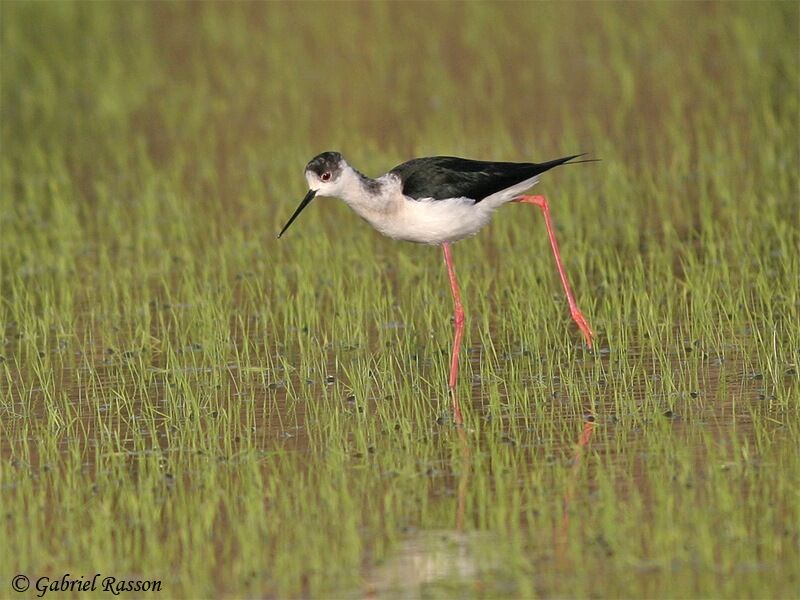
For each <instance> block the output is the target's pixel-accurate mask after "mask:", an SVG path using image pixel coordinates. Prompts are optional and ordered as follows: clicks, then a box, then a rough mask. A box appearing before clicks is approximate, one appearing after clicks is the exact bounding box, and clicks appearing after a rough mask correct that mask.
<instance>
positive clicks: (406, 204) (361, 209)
mask: <svg viewBox="0 0 800 600" xmlns="http://www.w3.org/2000/svg"><path fill="white" fill-rule="evenodd" d="M579 156H581V155H580V154H578V155H575V156H567V157H564V158H557V159H555V160H551V161H549V162H545V163H538V164H537V163H510V162H486V161H478V160H467V159H464V158H455V157H452V156H434V157H429V158H415V159H414V160H410V161H408V162H405V163H403V164H401V165H398V166H396V167H395V168H394V169H392V170H391V171H389V172H388V173H386V174H385V175H383V176H381V177H378V178H377V179H371V178H369V177H367V176H366V175H363V174H361V173H359V172H358V171H357V170H356V169H354V168H353V167H351V166H350V165H349V164H347V161H345V159H344V158H342V155H341V154H339V153H338V152H323V153H322V154H320V155H319V156H316V157H314V158H313V159H312V160H311V162H309V163H308V164H307V165H306V171H305V176H306V181H307V182H308V187H309V191H308V193H307V194H306V196H305V198H303V200H302V202H300V205H299V206H298V207H297V210H295V211H294V214H293V215H292V216H291V218H290V219H289V221H288V222H287V223H286V225H285V226H284V227H283V229H282V230H281V232H280V233H279V234H278V237H281V236H282V235H283V234H284V233H285V232H286V230H287V229H288V228H289V226H290V225H291V224H292V223H294V220H295V219H296V218H297V216H298V215H299V214H300V213H301V212H302V211H303V209H304V208H305V207H306V206H308V204H309V203H310V202H311V201H312V200H313V199H314V198H315V197H316V196H328V197H334V198H340V199H341V200H344V202H345V203H346V204H348V205H349V206H350V208H352V209H353V210H354V211H355V212H356V213H357V214H358V215H359V216H360V217H362V218H363V219H364V220H365V221H367V223H369V224H370V225H372V226H373V227H374V228H375V229H377V230H378V231H380V232H381V233H382V234H384V235H386V236H389V237H391V238H394V239H398V240H405V241H409V242H418V243H422V244H435V245H440V246H441V247H442V250H444V260H445V263H446V264H447V274H448V276H449V278H450V288H451V289H452V292H453V303H454V304H455V337H454V340H453V352H452V356H451V360H450V380H449V387H450V396H451V400H452V403H453V417H454V421H455V422H456V423H457V424H461V423H462V417H461V410H460V408H459V404H458V400H457V398H456V381H457V376H458V356H459V353H460V350H461V337H462V335H463V332H464V310H463V308H462V307H461V294H460V293H459V291H458V282H457V281H456V271H455V267H454V266H453V257H452V254H451V249H450V245H451V244H452V243H453V242H456V241H458V240H461V239H463V238H465V237H468V236H470V235H473V234H475V233H477V232H478V230H479V229H480V228H481V227H483V226H484V225H486V224H487V223H488V222H489V221H490V220H491V218H492V214H493V213H494V211H495V210H496V209H498V208H499V207H501V206H502V205H503V204H506V203H507V202H521V203H524V204H531V205H533V206H537V207H539V208H540V209H541V210H542V213H543V214H544V222H545V225H546V226H547V234H548V236H549V237H550V247H551V248H552V250H553V256H554V257H555V260H556V267H557V268H558V274H559V277H560V278H561V285H562V286H563V287H564V292H565V293H566V295H567V302H569V308H570V312H571V313H572V318H573V319H574V321H575V323H576V324H577V325H578V328H579V329H580V330H581V333H583V337H584V339H585V340H586V344H587V346H589V347H590V348H591V347H592V330H591V328H590V327H589V323H588V322H587V321H586V318H585V317H584V316H583V313H581V311H580V309H579V308H578V305H577V303H576V302H575V298H574V297H573V295H572V290H571V289H570V286H569V281H568V280H567V274H566V273H565V272H564V265H563V264H562V263H561V255H560V254H559V251H558V244H557V243H556V234H555V231H554V229H553V221H552V218H551V217H550V206H549V205H548V203H547V199H546V198H545V197H544V196H527V195H524V194H523V192H525V191H527V190H529V189H530V188H531V187H533V185H534V184H536V183H537V182H538V181H539V175H541V174H542V173H544V172H545V171H548V170H550V169H552V168H553V167H557V166H559V165H563V164H566V163H570V162H571V164H575V163H577V162H589V161H575V160H574V159H576V158H578V157H579Z"/></svg>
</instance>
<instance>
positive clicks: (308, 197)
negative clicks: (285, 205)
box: [278, 190, 317, 237]
mask: <svg viewBox="0 0 800 600" xmlns="http://www.w3.org/2000/svg"><path fill="white" fill-rule="evenodd" d="M316 195H317V190H308V193H307V194H306V197H305V198H303V201H302V202H301V203H300V206H298V207H297V210H296V211H294V214H293V215H292V218H291V219H289V222H288V223H286V225H284V226H283V229H281V232H280V233H279V234H278V237H281V236H282V235H283V234H284V233H285V232H286V230H287V229H289V225H291V224H292V223H294V220H295V219H296V218H297V215H299V214H300V213H301V212H303V209H304V208H305V207H306V206H308V203H309V202H311V201H312V200H313V199H314V196H316Z"/></svg>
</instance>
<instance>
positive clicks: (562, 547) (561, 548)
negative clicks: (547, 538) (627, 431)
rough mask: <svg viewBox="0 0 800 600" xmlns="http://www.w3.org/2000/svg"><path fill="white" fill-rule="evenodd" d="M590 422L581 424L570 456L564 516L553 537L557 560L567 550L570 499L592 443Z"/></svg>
mask: <svg viewBox="0 0 800 600" xmlns="http://www.w3.org/2000/svg"><path fill="white" fill-rule="evenodd" d="M590 419H591V420H587V421H586V422H585V423H584V424H583V431H581V435H580V437H578V445H577V446H576V447H575V453H574V454H573V455H572V467H571V469H570V478H569V479H570V481H569V483H568V484H567V489H566V491H565V492H564V501H563V510H564V515H563V517H562V518H561V526H560V527H559V529H558V530H557V531H556V536H555V552H556V557H557V558H558V559H559V560H562V559H563V558H564V553H565V551H566V548H567V534H568V532H569V514H570V507H571V504H572V498H573V497H574V496H575V487H576V486H577V480H578V478H579V476H580V469H581V459H582V458H583V454H584V452H585V451H586V449H587V448H588V446H589V442H591V441H592V432H593V431H594V419H593V418H592V417H590Z"/></svg>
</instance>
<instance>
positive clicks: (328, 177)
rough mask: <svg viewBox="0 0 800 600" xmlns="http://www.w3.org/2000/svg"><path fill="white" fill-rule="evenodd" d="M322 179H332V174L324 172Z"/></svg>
mask: <svg viewBox="0 0 800 600" xmlns="http://www.w3.org/2000/svg"><path fill="white" fill-rule="evenodd" d="M320 179H322V181H330V180H331V174H330V173H323V174H322V177H320Z"/></svg>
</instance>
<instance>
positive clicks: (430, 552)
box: [365, 425, 491, 598]
mask: <svg viewBox="0 0 800 600" xmlns="http://www.w3.org/2000/svg"><path fill="white" fill-rule="evenodd" d="M456 429H457V431H458V443H459V450H460V458H459V461H458V463H459V465H458V466H459V477H458V491H457V497H456V518H455V528H454V529H453V530H447V529H442V530H424V531H417V532H415V533H414V534H413V535H411V536H408V537H406V538H405V539H404V540H402V541H401V542H400V543H399V544H398V545H397V546H396V547H395V548H394V549H393V552H392V555H391V557H390V558H389V559H388V560H387V562H386V563H384V564H383V565H381V566H380V567H378V568H377V569H375V570H374V571H373V573H372V574H371V576H370V577H369V579H368V581H367V585H366V592H365V596H366V597H367V598H377V597H383V596H384V595H389V596H390V597H392V598H419V597H420V596H422V595H423V591H424V589H425V587H426V586H430V585H435V584H436V583H437V582H442V581H460V582H469V581H475V580H476V579H478V578H479V576H480V573H479V568H478V564H477V561H476V560H475V558H476V557H475V553H474V548H479V547H485V546H486V545H487V544H489V543H491V534H490V533H489V532H482V531H465V529H464V521H465V514H466V505H467V489H468V488H469V480H470V472H471V470H472V449H471V448H470V445H469V440H468V438H467V432H466V430H465V429H464V427H463V426H460V425H459V426H457V428H456Z"/></svg>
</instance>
